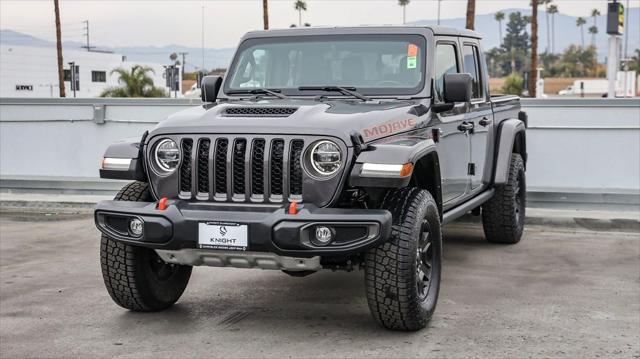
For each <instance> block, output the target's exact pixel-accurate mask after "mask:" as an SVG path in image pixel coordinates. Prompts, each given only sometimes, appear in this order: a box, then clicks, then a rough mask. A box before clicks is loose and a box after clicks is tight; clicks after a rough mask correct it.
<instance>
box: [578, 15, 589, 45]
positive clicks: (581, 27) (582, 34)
mask: <svg viewBox="0 0 640 359" xmlns="http://www.w3.org/2000/svg"><path fill="white" fill-rule="evenodd" d="M586 23H587V20H585V19H584V18H583V17H582V16H580V17H578V18H577V19H576V26H577V27H579V28H580V41H581V44H582V47H583V48H584V24H586Z"/></svg>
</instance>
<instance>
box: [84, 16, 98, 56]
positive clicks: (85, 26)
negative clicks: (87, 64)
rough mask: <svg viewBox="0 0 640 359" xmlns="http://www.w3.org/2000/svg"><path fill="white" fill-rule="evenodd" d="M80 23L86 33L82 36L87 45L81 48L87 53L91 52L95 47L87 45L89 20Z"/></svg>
mask: <svg viewBox="0 0 640 359" xmlns="http://www.w3.org/2000/svg"><path fill="white" fill-rule="evenodd" d="M82 23H83V24H84V30H85V31H86V33H85V34H84V36H86V37H87V45H86V46H82V48H83V49H87V51H91V49H93V48H95V46H90V43H89V20H85V21H83V22H82Z"/></svg>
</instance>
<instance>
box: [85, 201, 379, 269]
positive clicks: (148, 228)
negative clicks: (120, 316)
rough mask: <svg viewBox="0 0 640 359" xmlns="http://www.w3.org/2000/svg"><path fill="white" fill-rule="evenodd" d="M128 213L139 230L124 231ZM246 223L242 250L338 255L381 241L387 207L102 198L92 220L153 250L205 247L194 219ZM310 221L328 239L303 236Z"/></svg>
mask: <svg viewBox="0 0 640 359" xmlns="http://www.w3.org/2000/svg"><path fill="white" fill-rule="evenodd" d="M132 218H138V219H140V220H142V221H143V222H144V230H143V234H142V236H140V237H138V238H136V237H134V236H132V235H131V234H130V233H129V232H128V223H129V220H130V219H132ZM209 222H216V223H232V224H243V225H247V237H248V246H247V248H245V249H246V251H247V252H269V253H275V254H278V255H281V256H290V257H305V258H309V257H314V256H340V255H350V254H354V253H358V252H362V251H364V250H366V249H369V248H371V247H374V246H377V245H378V244H380V243H382V242H384V241H386V240H387V239H388V238H389V236H390V233H391V213H390V212H389V211H386V210H368V209H341V208H318V207H316V206H314V205H311V204H304V205H300V206H299V211H298V213H297V214H288V213H287V211H286V210H285V208H284V207H279V206H259V207H258V206H247V205H244V204H240V205H228V204H219V203H209V202H207V203H202V202H198V203H193V202H187V201H183V200H170V201H169V202H168V206H167V208H166V209H165V210H159V209H157V204H156V203H155V202H130V201H102V202H100V203H98V205H97V206H96V209H95V223H96V226H97V227H98V229H99V230H100V231H101V232H103V233H104V234H106V235H107V236H109V237H111V238H113V239H115V240H118V241H121V242H124V243H127V244H130V245H136V246H142V247H147V248H153V249H159V250H171V251H176V250H181V249H202V250H211V251H216V249H205V248H202V247H201V246H200V245H199V244H198V230H199V229H198V228H199V224H200V223H209ZM316 225H327V226H330V227H331V228H332V229H333V230H334V234H335V235H334V240H333V242H331V243H330V244H328V245H326V246H317V245H314V244H313V243H312V241H310V240H309V238H310V236H311V235H314V233H315V232H314V228H315V226H316Z"/></svg>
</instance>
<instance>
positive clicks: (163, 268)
mask: <svg viewBox="0 0 640 359" xmlns="http://www.w3.org/2000/svg"><path fill="white" fill-rule="evenodd" d="M149 268H150V269H151V272H152V273H153V274H154V275H155V277H156V278H157V279H158V281H160V282H163V281H166V280H168V279H169V278H171V276H172V275H173V273H174V272H175V271H176V266H175V265H174V264H169V263H167V262H165V261H163V260H162V258H160V256H159V255H158V254H157V253H156V251H154V250H151V253H150V255H149Z"/></svg>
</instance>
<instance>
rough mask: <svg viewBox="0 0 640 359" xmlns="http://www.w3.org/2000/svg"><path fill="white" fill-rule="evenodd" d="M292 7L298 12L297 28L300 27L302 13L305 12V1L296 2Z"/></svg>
mask: <svg viewBox="0 0 640 359" xmlns="http://www.w3.org/2000/svg"><path fill="white" fill-rule="evenodd" d="M293 7H294V8H295V9H296V11H298V26H300V27H302V12H303V11H307V3H306V1H302V0H298V1H296V2H295V4H294V5H293Z"/></svg>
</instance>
